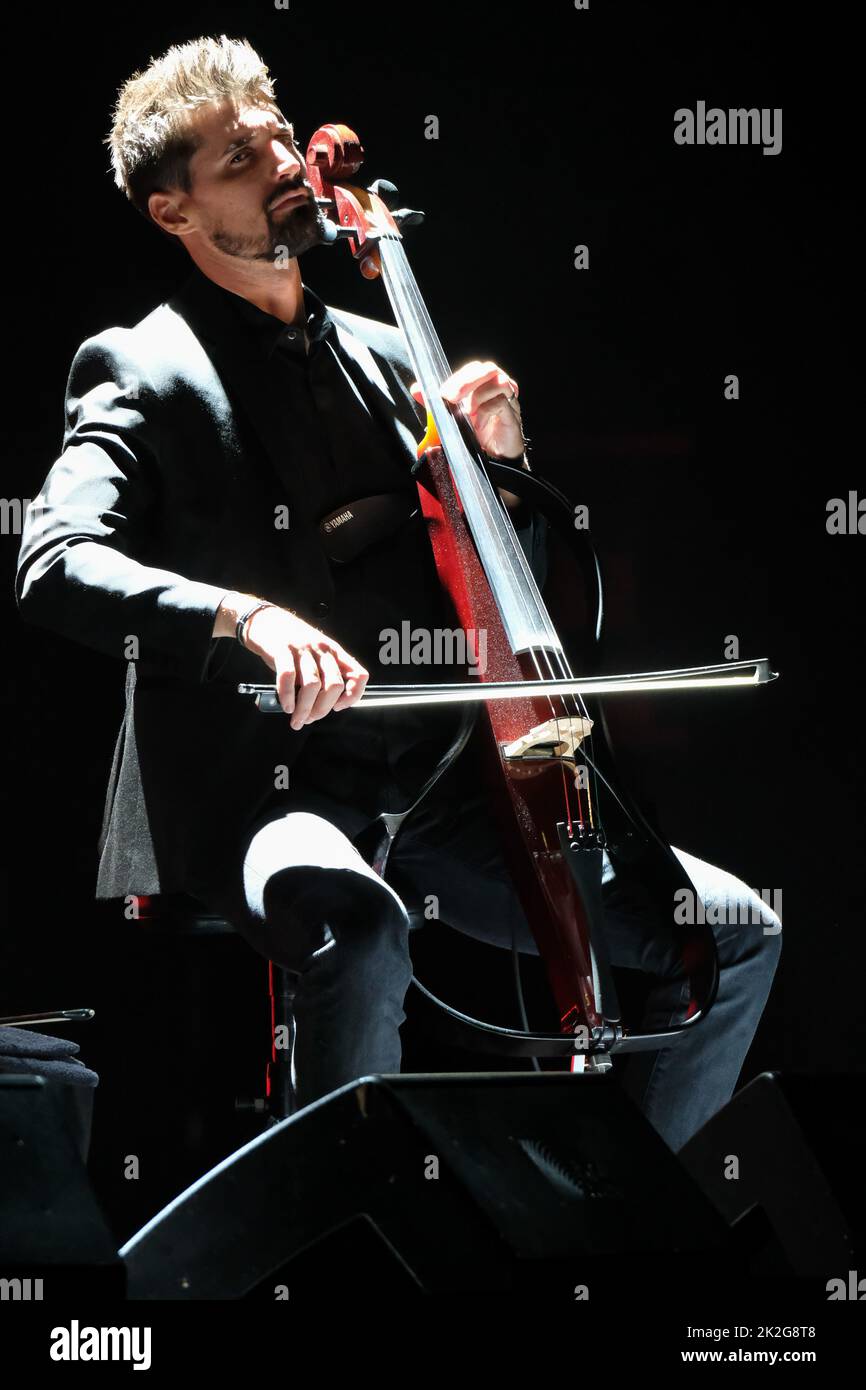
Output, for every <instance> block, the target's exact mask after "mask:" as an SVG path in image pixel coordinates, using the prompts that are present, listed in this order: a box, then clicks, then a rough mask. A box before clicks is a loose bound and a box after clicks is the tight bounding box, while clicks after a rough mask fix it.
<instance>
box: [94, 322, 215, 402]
mask: <svg viewBox="0 0 866 1390" xmlns="http://www.w3.org/2000/svg"><path fill="white" fill-rule="evenodd" d="M94 372H96V373H98V374H101V375H103V376H104V375H105V374H106V372H110V373H113V374H114V376H115V379H117V374H118V373H120V374H121V375H123V376H125V377H134V378H136V379H139V380H141V381H142V382H144V383H147V382H149V383H150V384H151V385H152V387H153V388H154V390H155V391H156V392H157V393H161V392H162V391H164V390H165V389H166V388H167V387H168V386H169V385H170V384H171V383H172V382H177V381H178V380H179V379H182V380H190V379H192V380H197V381H199V382H201V381H202V380H203V379H204V378H206V377H208V376H210V375H211V374H212V372H213V368H212V364H211V363H210V359H209V358H208V355H207V353H206V352H205V351H204V348H203V347H202V344H201V343H200V341H199V339H198V338H197V337H196V335H195V333H194V332H193V331H192V329H191V327H190V325H189V324H188V323H187V322H186V320H185V319H184V317H183V316H182V315H181V314H180V313H179V312H178V311H177V309H176V308H175V307H174V306H173V305H172V304H171V303H170V302H168V301H164V302H163V303H161V304H158V305H157V306H156V308H154V309H152V310H151V311H150V312H149V313H147V314H145V315H144V317H143V318H141V319H139V321H138V322H137V323H135V324H133V325H132V326H131V327H121V326H119V325H117V326H114V327H111V328H105V329H103V330H102V331H101V332H99V333H96V334H94V335H93V336H92V337H90V338H87V339H85V341H84V342H83V343H82V344H81V346H80V347H79V348H78V350H77V352H76V354H75V357H74V360H73V363H72V367H71V371H70V376H71V377H77V376H80V375H81V374H84V375H88V376H89V375H91V374H93V373H94Z"/></svg>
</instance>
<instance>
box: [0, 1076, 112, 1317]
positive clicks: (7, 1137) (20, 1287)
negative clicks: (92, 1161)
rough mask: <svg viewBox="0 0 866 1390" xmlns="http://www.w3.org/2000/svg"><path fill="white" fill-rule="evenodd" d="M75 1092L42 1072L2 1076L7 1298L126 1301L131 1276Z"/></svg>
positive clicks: (1, 1214)
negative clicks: (105, 1205)
mask: <svg viewBox="0 0 866 1390" xmlns="http://www.w3.org/2000/svg"><path fill="white" fill-rule="evenodd" d="M71 1090H72V1088H71V1087H70V1086H66V1085H61V1084H59V1083H58V1082H56V1081H53V1080H52V1081H49V1080H47V1079H46V1078H45V1077H44V1076H40V1075H39V1074H38V1073H22V1072H7V1073H0V1279H2V1281H3V1283H2V1291H0V1297H2V1299H4V1300H13V1301H14V1300H24V1301H30V1300H32V1301H40V1300H44V1301H48V1300H51V1301H54V1300H56V1299H60V1298H63V1299H67V1298H69V1297H74V1298H79V1297H82V1296H85V1295H89V1294H95V1295H98V1296H99V1297H100V1298H120V1299H122V1298H124V1297H125V1296H126V1270H125V1267H124V1265H123V1262H122V1260H120V1258H119V1257H118V1255H117V1251H116V1248H115V1244H116V1243H115V1240H114V1237H113V1236H112V1233H111V1231H110V1229H109V1227H108V1225H107V1223H106V1220H105V1217H104V1215H103V1213H102V1211H101V1209H100V1207H99V1204H98V1203H97V1200H96V1198H95V1196H94V1194H93V1192H92V1190H91V1186H90V1180H89V1178H88V1175H87V1170H86V1168H85V1166H84V1163H83V1162H82V1158H81V1152H80V1139H81V1136H80V1116H79V1114H78V1111H77V1108H76V1105H75V1097H71V1096H70V1095H69V1094H68V1093H69V1092H70V1091H71ZM39 1281H41V1282H39Z"/></svg>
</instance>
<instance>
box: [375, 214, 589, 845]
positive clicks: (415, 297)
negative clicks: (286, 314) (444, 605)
mask: <svg viewBox="0 0 866 1390" xmlns="http://www.w3.org/2000/svg"><path fill="white" fill-rule="evenodd" d="M380 253H384V254H381V255H380V259H381V262H382V266H383V270H385V271H387V272H391V274H386V275H385V276H384V277H383V278H384V279H385V285H386V289H388V291H389V297H390V298H391V300H392V308H393V309H394V312H395V314H396V315H397V318H398V321H400V320H401V319H402V318H409V317H411V319H412V320H413V321H414V325H415V329H416V334H415V338H414V347H415V351H414V352H413V353H412V354H411V355H412V357H413V365H414V367H415V370H416V374H417V376H418V379H419V383H421V382H422V381H423V377H424V374H425V373H424V371H423V368H422V363H421V352H422V351H425V350H426V356H427V359H428V360H427V362H426V363H425V364H424V365H426V366H427V367H428V368H429V369H430V373H429V374H430V376H431V378H436V379H437V381H438V383H440V384H441V382H442V381H443V380H444V379H445V378H446V377H447V376H449V375H450V374H451V369H450V366H449V363H448V360H447V358H446V357H445V354H444V351H443V350H442V347H441V344H440V342H439V340H438V336H437V334H436V332H435V329H434V327H433V324H432V321H431V320H430V317H429V314H428V312H427V309H426V306H425V304H424V301H423V298H422V297H421V294H420V290H419V287H418V284H417V281H416V280H415V277H414V275H413V273H412V271H411V267H410V266H409V264H408V258H407V257H406V253H405V250H404V248H403V246H402V244H401V243H400V242H399V241H396V240H393V239H383V241H382V243H380ZM392 262H393V264H392ZM392 289H393V291H394V293H391V291H392ZM396 296H399V297H400V298H401V299H402V307H403V308H404V310H405V313H404V314H403V315H401V314H400V308H401V305H399V304H397V303H395V302H394V300H395V297H396ZM404 333H405V329H404ZM405 336H406V337H407V340H408V341H409V344H410V347H411V346H413V338H412V337H410V335H409V334H408V333H405ZM424 394H425V396H426V395H428V394H429V392H428V390H427V389H425V392H424ZM431 409H432V407H431ZM460 411H461V414H462V415H463V418H464V419H467V414H466V412H465V410H463V408H462V407H460ZM434 418H435V414H434ZM470 428H471V426H470ZM460 442H461V444H462V443H463V442H464V441H463V440H462V437H461V441H460ZM449 463H450V460H449ZM471 477H472V484H473V491H474V494H475V500H476V502H477V503H478V504H479V505H480V508H481V511H482V514H484V515H485V520H486V521H487V522H488V525H489V528H490V529H491V530H493V529H495V523H494V522H493V512H492V510H491V502H492V503H493V505H496V506H497V507H498V512H499V523H500V527H501V528H502V529H503V530H504V532H505V535H506V536H507V538H508V541H509V547H510V554H509V553H508V552H507V551H506V552H505V559H506V562H507V563H508V564H509V566H510V568H511V570H512V587H513V589H514V592H515V593H516V594H517V596H518V601H519V602H520V604H521V606H522V607H523V609H524V612H525V615H526V619H527V622H528V624H529V625H530V626H531V624H532V620H533V617H536V618H537V617H539V616H540V617H541V618H542V625H543V627H544V628H545V629H546V631H547V633H548V634H549V637H550V639H551V648H552V649H553V654H554V656H555V659H556V666H557V667H558V668H559V674H560V675H561V676H563V677H571V676H572V672H571V669H570V666H569V664H568V661H567V659H566V658H565V654H564V652H562V650H561V646H560V643H559V639H558V636H557V634H556V632H555V629H554V628H553V625H552V623H551V621H550V618H549V615H548V614H547V611H546V607H545V605H544V603H543V600H542V599H541V595H540V593H539V591H538V589H537V585H536V583H535V577H534V575H533V574H532V571H531V568H530V567H529V564H528V561H527V559H526V556H525V554H524V551H523V547H522V546H521V545H520V542H519V540H518V539H517V535H516V532H515V530H514V527H513V524H512V522H511V518H510V516H509V515H508V509H507V508H506V507H505V505H504V503H502V502H501V499H499V498H498V496H497V495H496V494H494V493H493V489H492V487H490V483H489V479H488V478H487V476H486V474H485V473H484V472H483V471H482V470H481V469H480V468H477V469H475V470H473V474H472V475H471ZM482 479H483V483H482V481H481V480H482ZM484 484H486V485H487V487H486V488H485V487H484ZM488 492H489V494H490V496H487V495H486V493H488ZM503 523H504V525H503ZM515 561H516V565H515ZM527 595H529V596H530V597H531V598H532V599H533V601H534V606H535V610H536V613H535V615H533V614H532V613H531V610H530V608H529V602H528V598H527ZM529 655H530V659H531V661H532V664H533V666H534V667H535V670H536V674H537V675H538V677H539V679H543V678H544V673H543V670H542V662H540V661H539V653H538V652H537V651H536V650H535V648H534V647H532V646H531V647H530V649H529ZM541 657H542V661H543V663H544V665H546V667H547V669H548V673H549V674H550V676H552V677H553V676H555V674H556V671H555V668H554V665H553V663H552V661H551V651H550V649H546V648H545V647H543V646H542V647H541ZM560 699H561V701H562V702H564V701H565V699H570V700H571V703H572V706H573V708H574V711H575V713H576V715H577V717H578V718H585V719H588V714H587V712H586V707H585V704H584V702H583V700H582V698H579V697H578V698H575V696H570V697H560ZM546 701H547V704H548V707H549V709H550V712H551V715H552V719H553V721H554V722H555V723H556V726H557V734H558V735H559V734H560V733H561V731H560V730H559V720H560V718H565V717H567V716H566V715H564V714H561V713H558V712H557V711H556V710H554V708H553V704H552V697H549V696H548V697H546ZM589 739H591V733H590V734H588V735H587V736H586V738H585V739H583V740H582V744H581V747H582V745H583V744H584V743H586V742H587V741H588V740H589ZM575 755H576V756H577V750H575ZM559 761H560V765H561V769H562V775H563V790H564V797H565V804H566V813H567V816H568V830H569V835H570V834H571V832H572V826H571V808H570V797H569V792H568V786H567V783H566V778H565V764H564V762H563V761H562V758H561V756H560V758H559ZM587 763H588V765H589V770H590V772H591V775H592V776H593V778H594V776H595V766H594V759H591V758H587ZM574 790H575V791H576V792H577V803H578V820H579V823H580V824H581V825H583V823H584V815H583V806H582V800H581V795H580V793H581V790H583V791H584V792H585V793H586V802H587V817H586V819H587V820H588V822H589V824H590V826H592V825H594V822H595V813H594V812H595V807H594V799H593V797H592V793H591V790H590V786H589V783H588V782H587V785H586V786H584V787H583V788H582V787H581V785H580V775H579V774H578V776H577V777H576V778H575V781H574ZM595 802H596V804H597V789H596V798H595Z"/></svg>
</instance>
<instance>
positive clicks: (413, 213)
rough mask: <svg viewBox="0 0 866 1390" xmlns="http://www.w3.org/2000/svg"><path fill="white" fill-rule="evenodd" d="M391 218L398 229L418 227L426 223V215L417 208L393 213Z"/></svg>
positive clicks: (403, 209) (402, 209)
mask: <svg viewBox="0 0 866 1390" xmlns="http://www.w3.org/2000/svg"><path fill="white" fill-rule="evenodd" d="M391 216H392V217H393V219H394V221H395V222H396V223H397V226H398V227H418V226H420V224H421V223H422V222H423V221H424V217H425V214H424V213H423V212H418V211H417V210H416V209H415V208H400V210H399V211H398V212H392V213H391Z"/></svg>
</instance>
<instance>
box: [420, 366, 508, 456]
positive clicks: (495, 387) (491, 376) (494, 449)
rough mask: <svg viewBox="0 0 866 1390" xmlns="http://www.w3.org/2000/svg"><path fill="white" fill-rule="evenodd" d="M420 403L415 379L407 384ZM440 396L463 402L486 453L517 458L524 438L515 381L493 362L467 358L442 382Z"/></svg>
mask: <svg viewBox="0 0 866 1390" xmlns="http://www.w3.org/2000/svg"><path fill="white" fill-rule="evenodd" d="M409 389H410V390H411V392H412V395H413V396H414V398H415V400H416V401H417V402H418V404H419V405H424V404H425V402H424V397H423V395H422V393H421V388H420V386H419V385H418V382H417V381H413V383H412V385H411V387H410V388H409ZM442 396H443V398H444V399H445V400H446V401H449V402H450V403H451V404H452V405H458V404H459V405H462V406H463V407H464V409H465V411H466V413H467V415H468V416H469V421H470V423H471V425H472V428H473V430H474V431H475V437H476V439H477V440H478V443H479V444H480V446H481V448H482V449H483V450H484V452H485V454H489V455H490V457H491V458H507V459H514V458H520V457H521V456H522V454H523V449H524V440H523V428H522V425H521V415H520V406H519V404H518V402H517V382H516V381H515V380H514V379H513V377H510V376H509V375H508V373H507V372H504V371H503V370H502V368H501V367H497V365H496V363H495V362H467V363H466V365H465V367H461V368H460V369H459V371H456V372H454V373H453V375H451V376H449V377H448V379H447V381H445V382H443V384H442Z"/></svg>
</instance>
